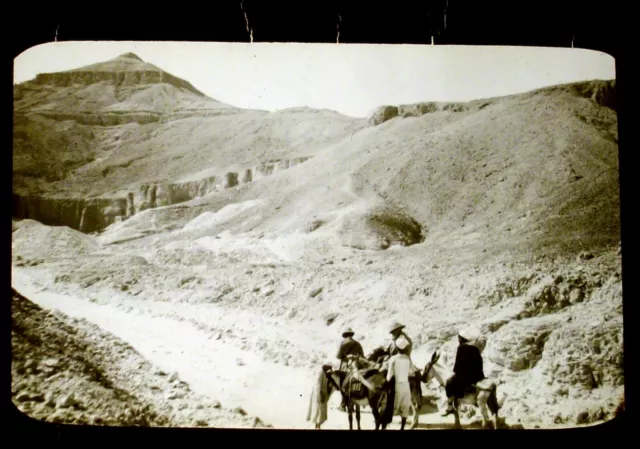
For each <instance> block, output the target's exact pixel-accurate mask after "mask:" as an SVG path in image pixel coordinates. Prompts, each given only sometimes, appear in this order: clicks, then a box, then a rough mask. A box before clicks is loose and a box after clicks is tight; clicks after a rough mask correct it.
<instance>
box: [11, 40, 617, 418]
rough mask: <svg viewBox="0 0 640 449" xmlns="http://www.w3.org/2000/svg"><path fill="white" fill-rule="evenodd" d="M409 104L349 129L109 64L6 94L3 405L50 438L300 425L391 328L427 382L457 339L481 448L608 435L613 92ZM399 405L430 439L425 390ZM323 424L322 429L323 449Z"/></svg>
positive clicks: (590, 87) (429, 395)
mask: <svg viewBox="0 0 640 449" xmlns="http://www.w3.org/2000/svg"><path fill="white" fill-rule="evenodd" d="M421 101H422V99H419V98H416V103H414V104H399V105H386V106H381V107H380V108H379V110H378V111H377V112H376V113H374V114H373V115H372V116H371V117H367V118H354V117H349V116H346V115H342V114H340V113H338V112H334V111H331V110H316V109H311V108H303V107H301V108H292V109H285V110H279V111H276V112H269V111H262V110H248V109H242V108H239V107H235V106H233V105H229V104H225V103H222V102H219V101H217V100H216V99H213V98H210V97H208V96H206V95H205V94H203V93H202V92H200V91H199V90H198V89H196V88H195V87H194V86H192V85H191V84H190V83H189V82H188V81H186V80H183V79H181V78H178V77H176V76H173V75H171V74H169V73H167V72H165V71H164V70H163V69H162V68H159V67H157V66H155V65H153V64H151V63H149V62H145V61H143V60H142V59H140V58H139V57H138V56H136V55H135V54H132V53H127V54H122V55H121V56H119V57H117V58H115V59H111V60H107V61H105V62H103V63H99V64H95V65H90V66H86V67H81V68H77V69H74V70H69V71H64V72H56V73H43V74H40V75H38V76H37V77H36V78H34V79H32V80H30V81H27V82H23V83H20V84H17V85H15V86H14V147H13V213H12V215H13V234H12V286H13V289H14V298H13V306H12V311H13V321H14V322H13V331H12V345H13V351H14V352H13V365H12V392H13V398H14V403H15V404H16V406H17V407H18V408H19V409H20V410H21V411H23V412H24V413H26V414H27V415H29V416H31V417H33V418H36V419H41V420H45V421H51V422H57V423H87V424H101V425H152V426H155V425H157V426H210V427H273V428H311V427H312V426H311V425H310V424H309V423H308V422H307V421H306V420H305V418H306V415H307V407H308V401H309V394H310V389H311V386H312V384H313V378H314V376H315V374H316V372H317V369H318V368H319V366H320V365H321V364H322V363H323V362H324V361H325V360H327V359H331V360H334V359H335V354H336V352H337V349H338V345H339V343H340V340H341V337H340V334H341V332H342V330H343V329H344V328H345V327H349V326H350V327H352V328H353V329H354V330H355V332H356V335H355V338H356V339H357V340H358V341H360V342H361V343H362V345H363V346H364V349H365V352H367V353H368V352H370V351H371V350H373V349H374V348H375V347H376V346H379V345H381V344H383V343H385V341H386V340H387V327H388V325H389V323H390V322H392V321H400V322H402V323H403V324H404V325H406V332H407V333H408V334H409V335H410V336H411V337H412V339H413V341H414V353H413V355H412V357H413V359H414V361H415V363H416V365H417V366H418V367H420V368H422V367H424V366H425V364H426V363H427V361H428V360H429V358H430V357H431V354H432V353H433V351H434V350H436V349H440V350H441V351H442V354H443V356H442V358H443V360H442V363H443V364H444V365H446V366H447V367H448V368H449V369H451V368H452V367H453V357H454V355H455V351H456V346H457V339H456V335H457V333H458V332H459V331H460V330H461V329H463V328H467V327H469V326H472V327H475V328H477V329H479V330H480V331H481V332H482V334H483V335H484V336H485V338H486V347H485V349H484V351H483V358H484V370H485V374H487V375H488V376H490V377H492V378H494V379H496V380H497V381H498V383H499V386H498V396H499V397H500V399H501V401H502V404H503V405H502V409H501V415H502V416H503V417H504V419H505V423H504V424H505V426H511V427H524V428H535V427H540V428H554V427H575V426H579V425H591V424H597V423H601V422H605V421H607V420H610V419H612V418H613V417H614V416H615V414H616V411H617V410H619V409H620V408H621V407H622V404H623V403H624V370H623V360H624V359H623V337H622V329H623V316H622V279H621V259H620V251H621V246H620V200H619V197H620V193H619V184H618V141H617V137H618V135H617V115H616V90H615V81H614V80H593V81H585V82H580V83H573V84H563V85H556V86H551V87H547V88H542V89H538V90H534V91H529V92H523V93H521V94H516V95H511V96H506V97H499V98H486V99H482V100H475V101H471V102H467V103H432V102H421ZM336 363H337V361H336ZM422 388H423V396H424V397H425V398H426V400H425V404H424V407H423V412H422V415H421V416H420V425H419V426H418V427H419V428H425V429H429V428H447V427H450V426H452V424H453V418H451V417H442V416H440V412H441V411H442V407H443V399H444V390H443V389H442V388H441V387H440V386H439V385H437V384H429V385H424V384H423V386H422ZM70 391H73V392H74V393H73V394H70V393H69V392H70ZM338 403H339V397H338V395H334V397H332V399H331V404H332V406H331V407H330V409H329V420H328V422H327V423H326V424H325V425H323V428H329V429H331V428H336V429H338V428H339V429H345V428H348V422H347V417H346V414H345V413H343V412H340V411H338V410H337V408H336V407H335V405H337V404H338ZM472 415H473V412H472V411H469V412H468V413H466V414H465V415H464V416H463V425H468V424H469V423H473V422H474V421H476V420H477V418H478V417H477V416H472ZM397 420H398V418H396V420H394V424H393V425H392V426H391V427H392V428H397V427H398V424H397V423H396V421H397ZM363 428H365V429H371V428H373V419H372V418H371V417H370V415H369V414H367V413H365V414H364V417H363Z"/></svg>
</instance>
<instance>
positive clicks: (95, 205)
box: [12, 157, 309, 233]
mask: <svg viewBox="0 0 640 449" xmlns="http://www.w3.org/2000/svg"><path fill="white" fill-rule="evenodd" d="M307 159H309V158H308V157H300V158H295V159H288V160H280V161H268V162H264V163H261V164H259V165H256V166H254V167H251V168H247V169H245V170H244V171H242V172H240V173H238V172H226V173H223V174H221V175H218V176H209V177H206V178H202V179H198V180H195V181H188V182H178V183H170V182H160V183H154V184H143V185H141V186H140V187H139V188H137V189H135V190H132V191H129V192H127V193H125V194H124V195H123V196H121V197H117V198H54V197H43V196H29V195H18V194H16V193H14V194H13V214H12V215H13V217H14V218H17V219H25V218H30V219H33V220H37V221H39V222H41V223H43V224H46V225H51V226H68V227H70V228H72V229H77V230H79V231H81V232H86V233H90V232H100V231H102V230H103V229H105V228H107V227H108V226H110V225H111V224H113V223H115V222H116V221H120V220H126V219H127V218H130V217H131V216H133V215H135V214H137V213H139V212H142V211H144V210H146V209H153V208H156V207H163V206H170V205H172V204H178V203H184V202H186V201H190V200H192V199H195V198H198V197H202V196H204V195H207V194H209V193H212V192H217V191H222V190H224V189H229V188H233V187H236V186H238V185H240V184H246V183H249V182H253V181H256V180H258V179H260V178H262V177H265V176H269V175H271V174H273V173H275V172H278V171H281V170H286V169H288V168H290V167H293V166H295V165H298V164H301V163H303V162H304V161H306V160H307Z"/></svg>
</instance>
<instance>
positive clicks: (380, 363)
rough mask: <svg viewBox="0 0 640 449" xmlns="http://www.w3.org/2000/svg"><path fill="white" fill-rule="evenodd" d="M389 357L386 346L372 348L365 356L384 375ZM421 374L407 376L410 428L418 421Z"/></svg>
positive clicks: (414, 426) (420, 401)
mask: <svg viewBox="0 0 640 449" xmlns="http://www.w3.org/2000/svg"><path fill="white" fill-rule="evenodd" d="M388 357H389V352H388V349H387V348H384V347H382V346H379V347H377V348H376V349H374V350H373V351H372V352H371V354H369V356H368V357H367V360H368V361H369V362H371V363H373V364H374V365H373V366H375V367H378V368H379V369H380V371H381V372H382V373H383V374H384V375H385V376H386V374H387V367H386V361H387V359H388ZM420 380H421V376H420V375H418V376H411V377H409V383H410V385H411V405H412V406H413V407H412V408H413V420H412V422H411V427H410V428H411V429H415V428H416V427H418V424H419V422H420V408H421V407H422V385H421V384H420Z"/></svg>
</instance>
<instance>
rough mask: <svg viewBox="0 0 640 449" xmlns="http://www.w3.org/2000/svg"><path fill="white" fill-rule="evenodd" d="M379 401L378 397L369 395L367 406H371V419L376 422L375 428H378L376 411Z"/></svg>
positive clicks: (378, 421)
mask: <svg viewBox="0 0 640 449" xmlns="http://www.w3.org/2000/svg"><path fill="white" fill-rule="evenodd" d="M379 403H380V397H378V396H369V407H371V414H372V415H373V420H374V422H375V424H376V430H380V413H379V412H378V407H379Z"/></svg>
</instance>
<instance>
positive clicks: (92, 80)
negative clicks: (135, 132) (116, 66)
mask: <svg viewBox="0 0 640 449" xmlns="http://www.w3.org/2000/svg"><path fill="white" fill-rule="evenodd" d="M32 82H33V83H34V84H37V85H47V86H55V87H69V86H72V85H85V86H88V85H90V84H96V83H101V82H108V83H113V84H118V85H138V86H139V85H145V84H159V83H167V84H171V85H172V86H174V87H177V88H179V89H186V90H188V91H191V92H193V93H195V94H197V95H203V94H202V93H201V92H200V91H199V90H197V89H196V88H195V87H193V86H192V85H191V83H189V82H188V81H185V80H183V79H180V78H178V77H175V76H173V75H171V74H169V73H167V72H163V71H162V70H135V71H107V70H101V71H91V70H77V71H69V72H56V73H41V74H39V75H37V76H36V78H35V79H34V80H33V81H32Z"/></svg>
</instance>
